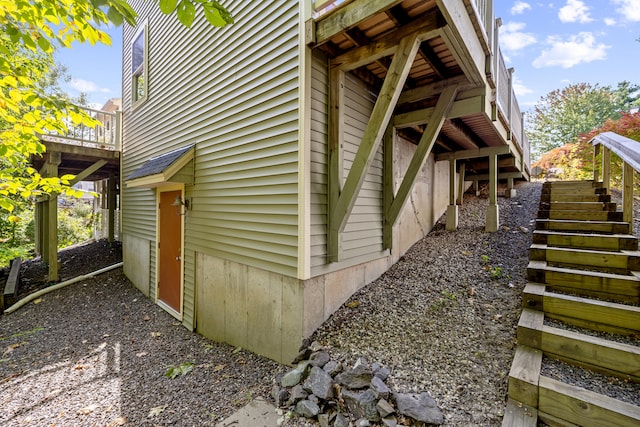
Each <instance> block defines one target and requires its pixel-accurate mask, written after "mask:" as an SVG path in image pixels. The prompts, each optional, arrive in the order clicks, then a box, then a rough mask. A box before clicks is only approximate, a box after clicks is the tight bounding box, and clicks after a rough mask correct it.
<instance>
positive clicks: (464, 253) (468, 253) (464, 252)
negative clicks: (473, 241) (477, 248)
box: [462, 251, 471, 256]
mask: <svg viewBox="0 0 640 427" xmlns="http://www.w3.org/2000/svg"><path fill="white" fill-rule="evenodd" d="M462 255H464V256H470V255H471V251H462Z"/></svg>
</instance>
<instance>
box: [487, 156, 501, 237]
mask: <svg viewBox="0 0 640 427" xmlns="http://www.w3.org/2000/svg"><path fill="white" fill-rule="evenodd" d="M485 222H486V223H485V227H484V229H485V231H488V232H495V231H498V227H499V226H500V224H499V222H500V217H499V212H498V155H497V154H492V155H490V156H489V206H487V216H486V220H485Z"/></svg>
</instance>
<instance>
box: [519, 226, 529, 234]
mask: <svg viewBox="0 0 640 427" xmlns="http://www.w3.org/2000/svg"><path fill="white" fill-rule="evenodd" d="M520 231H521V232H523V233H525V234H527V233H528V232H529V229H528V228H527V227H520Z"/></svg>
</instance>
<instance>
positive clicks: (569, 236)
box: [533, 230, 638, 251]
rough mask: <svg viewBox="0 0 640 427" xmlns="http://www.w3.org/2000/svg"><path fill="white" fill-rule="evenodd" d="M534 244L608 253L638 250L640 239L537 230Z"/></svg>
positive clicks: (618, 235) (623, 235)
mask: <svg viewBox="0 0 640 427" xmlns="http://www.w3.org/2000/svg"><path fill="white" fill-rule="evenodd" d="M533 243H536V244H542V245H548V246H555V247H563V248H566V247H572V248H576V249H592V250H608V251H620V250H637V249H638V238H637V237H635V236H632V235H629V234H587V233H563V232H554V231H548V230H535V231H534V232H533Z"/></svg>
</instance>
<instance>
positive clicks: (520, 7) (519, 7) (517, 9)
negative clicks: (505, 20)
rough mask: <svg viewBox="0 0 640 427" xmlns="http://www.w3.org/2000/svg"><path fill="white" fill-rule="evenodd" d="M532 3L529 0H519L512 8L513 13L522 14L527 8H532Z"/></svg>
mask: <svg viewBox="0 0 640 427" xmlns="http://www.w3.org/2000/svg"><path fill="white" fill-rule="evenodd" d="M530 9H531V5H530V4H529V3H527V2H524V1H520V0H518V1H517V2H516V3H515V4H514V5H513V7H512V8H511V14H512V15H522V14H523V13H524V12H525V10H530Z"/></svg>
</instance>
